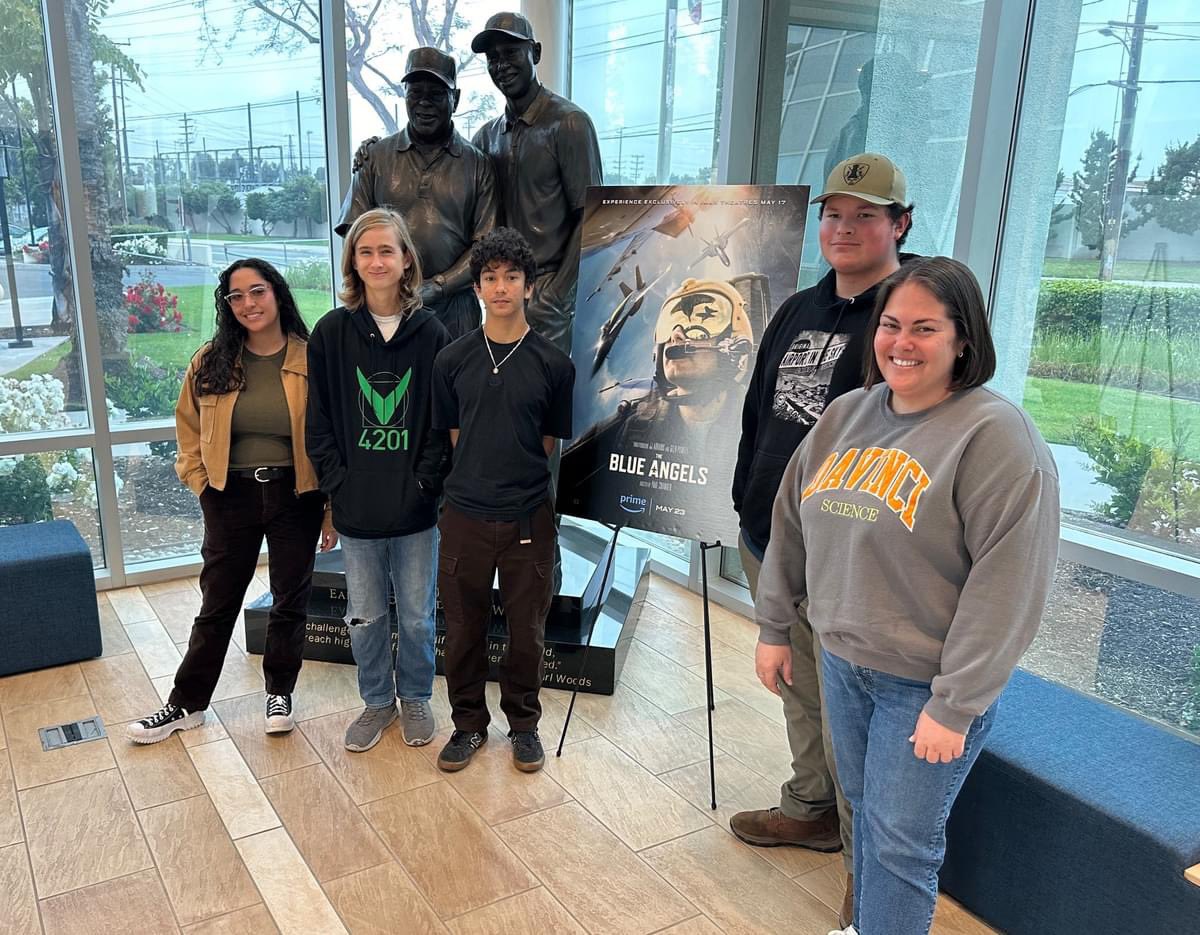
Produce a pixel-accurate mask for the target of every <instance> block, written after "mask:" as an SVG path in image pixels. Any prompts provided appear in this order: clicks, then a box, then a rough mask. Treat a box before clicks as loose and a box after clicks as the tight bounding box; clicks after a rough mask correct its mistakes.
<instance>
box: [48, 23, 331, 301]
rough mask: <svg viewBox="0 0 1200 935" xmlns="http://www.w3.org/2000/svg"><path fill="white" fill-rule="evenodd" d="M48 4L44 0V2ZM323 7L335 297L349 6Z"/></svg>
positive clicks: (323, 97)
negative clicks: (335, 225)
mask: <svg viewBox="0 0 1200 935" xmlns="http://www.w3.org/2000/svg"><path fill="white" fill-rule="evenodd" d="M43 2H44V0H43ZM320 3H321V104H322V108H323V110H324V117H325V121H324V130H325V180H326V195H327V197H328V199H329V218H330V222H329V226H330V228H331V232H330V239H329V251H330V252H329V259H330V264H331V270H332V274H333V275H332V279H333V287H334V295H337V289H338V286H339V285H340V282H339V281H338V280H339V275H338V270H340V269H341V267H342V238H341V237H339V236H337V234H334V233H332V227H333V225H334V224H336V223H337V218H338V217H339V215H340V213H341V210H342V198H343V197H344V196H345V194H346V192H347V191H348V190H349V189H350V165H351V159H352V153H351V150H350V99H349V97H348V93H347V85H346V3H345V0H320Z"/></svg>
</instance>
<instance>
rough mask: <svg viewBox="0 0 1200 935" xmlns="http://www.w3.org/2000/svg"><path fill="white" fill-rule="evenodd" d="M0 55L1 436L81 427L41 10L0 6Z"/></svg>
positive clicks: (82, 406) (11, 2) (74, 323)
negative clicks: (0, 22) (0, 28)
mask: <svg viewBox="0 0 1200 935" xmlns="http://www.w3.org/2000/svg"><path fill="white" fill-rule="evenodd" d="M6 8H7V11H6V12H4V19H5V20H6V23H5V26H4V33H5V37H4V38H5V41H4V45H3V52H0V55H2V56H3V57H2V58H0V215H2V217H0V254H2V256H0V259H2V260H3V263H4V272H3V276H2V277H0V377H2V378H3V382H2V383H0V434H4V435H8V434H13V433H19V432H47V431H53V430H56V429H65V428H71V427H85V426H87V425H88V423H89V420H88V415H87V400H86V395H85V390H84V379H83V369H82V366H81V360H82V358H81V355H80V348H81V346H82V345H81V342H80V339H79V337H80V336H79V317H78V314H77V310H76V307H75V295H74V292H73V289H72V283H73V281H74V275H73V272H72V269H71V261H70V257H69V255H68V252H67V228H66V223H65V220H64V214H63V196H62V174H61V173H60V171H59V158H60V153H59V141H58V138H57V134H56V131H55V127H54V107H53V102H52V100H51V97H50V80H49V68H48V64H47V59H46V46H45V42H44V39H43V31H42V20H41V10H40V6H39V5H38V4H35V3H16V2H15V0H6V2H5V3H3V4H0V11H5V10H6Z"/></svg>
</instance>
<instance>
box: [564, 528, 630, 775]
mask: <svg viewBox="0 0 1200 935" xmlns="http://www.w3.org/2000/svg"><path fill="white" fill-rule="evenodd" d="M602 525H603V526H604V527H605V528H606V529H610V530H612V542H611V544H610V546H609V550H608V558H607V559H606V560H605V563H604V572H603V574H601V576H600V594H599V604H597V606H596V616H594V617H593V618H592V623H591V626H590V627H588V637H587V643H585V644H584V647H583V660H582V661H581V662H580V664H579V671H580V673H581V674H582V673H583V672H586V671H587V659H588V653H589V652H590V651H591V649H592V636H593V635H594V634H595V632H596V623H597V622H598V621H599V620H600V615H601V614H602V613H604V601H605V598H606V596H607V592H608V587H609V580H608V579H609V576H610V575H611V574H612V573H613V567H614V566H615V564H616V560H617V537H618V536H619V535H620V534H621V527H620V526H609V525H608V523H604V524H602ZM578 694H579V689H578V688H576V689H574V690H573V691H572V692H571V703H570V705H568V706H567V717H566V719H565V720H564V721H563V728H562V733H561V734H560V735H559V737H558V750H557V751H555V754H554V755H555V756H562V751H563V744H564V743H566V740H567V728H568V727H570V726H571V715H572V714H573V713H574V711H575V696H576V695H578Z"/></svg>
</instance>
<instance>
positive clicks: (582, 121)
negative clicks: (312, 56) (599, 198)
mask: <svg viewBox="0 0 1200 935" xmlns="http://www.w3.org/2000/svg"><path fill="white" fill-rule="evenodd" d="M471 49H472V50H473V51H475V52H478V53H482V54H484V55H485V56H486V57H487V68H488V74H489V75H490V76H491V79H492V82H493V83H494V84H495V85H496V87H497V88H498V89H499V90H500V92H501V93H502V94H503V95H504V98H505V109H504V113H503V114H501V115H500V116H499V117H496V118H495V119H494V120H492V121H490V122H488V123H486V124H485V125H484V126H483V127H481V128H480V129H479V131H478V132H477V133H476V134H475V138H474V140H472V141H471V142H470V143H468V142H467V141H466V140H464V139H463V138H462V137H461V136H459V134H458V133H457V131H455V129H454V123H453V114H454V111H455V109H456V108H457V107H458V100H459V90H458V88H457V82H456V66H455V61H454V59H453V58H451V57H450V56H449V55H446V54H445V53H444V52H441V51H439V50H437V49H433V48H427V47H426V48H419V49H414V50H413V51H412V52H411V53H410V54H409V56H408V67H407V69H406V72H405V75H404V78H403V79H402V80H403V84H404V88H405V106H406V108H407V111H408V125H407V126H406V127H405V128H404V129H403V130H401V131H400V132H399V133H396V134H393V135H392V136H389V137H385V138H384V139H381V140H369V141H367V142H366V143H364V144H363V146H362V147H360V149H359V153H358V156H357V157H356V160H355V162H356V166H355V173H354V182H353V185H352V186H351V189H350V191H349V192H348V193H347V195H346V200H345V202H344V204H343V206H342V217H341V220H340V221H339V223H338V225H337V227H336V228H335V230H336V231H337V232H338V233H339V234H344V233H345V232H346V230H348V229H349V226H350V224H352V223H353V222H354V219H355V218H357V217H358V215H360V214H362V213H363V212H364V211H366V210H368V209H370V208H374V207H382V206H388V207H392V208H394V209H396V210H397V211H399V212H400V214H401V215H403V217H404V219H405V221H406V222H407V223H408V226H409V229H410V231H411V232H412V236H413V241H414V242H415V244H416V246H417V251H418V253H419V254H420V259H421V267H422V269H423V271H424V272H425V276H426V280H427V281H426V286H425V287H424V289H423V292H422V299H423V300H424V302H425V305H426V307H427V308H429V309H430V310H431V311H433V312H434V314H436V315H437V316H438V317H439V318H440V319H441V321H442V323H443V324H445V325H446V327H447V328H448V329H449V331H450V334H451V337H458V336H460V335H462V334H465V333H466V332H467V331H470V330H471V329H472V328H476V327H478V326H479V320H480V313H479V304H478V302H477V301H476V299H475V296H474V294H473V292H472V290H471V274H470V269H469V266H468V262H467V257H468V254H469V253H470V249H471V244H472V243H473V242H474V241H475V240H478V239H479V238H480V237H482V236H483V235H484V234H486V233H487V232H488V231H490V230H491V229H492V228H493V227H495V226H496V225H497V224H498V223H503V224H506V225H507V226H509V227H514V228H516V229H517V230H518V231H520V232H521V234H523V235H524V237H525V239H526V240H527V241H529V245H530V247H531V248H532V249H533V254H534V258H535V259H536V260H537V266H538V272H537V279H536V281H535V283H534V293H533V298H532V299H531V301H530V303H529V305H528V307H527V309H526V315H527V317H528V319H529V323H530V325H531V326H532V327H533V328H534V329H535V330H536V331H537V332H538V333H539V334H541V335H542V336H544V337H546V338H548V339H549V340H550V341H552V342H553V343H554V344H555V345H556V346H557V347H558V348H559V349H560V350H562V351H563V352H564V353H566V354H568V355H569V354H570V353H571V324H572V321H573V319H574V315H575V292H576V286H577V280H578V276H579V246H580V239H581V236H582V228H583V209H584V197H585V195H586V192H587V187H588V186H589V185H599V184H601V182H602V181H603V178H602V171H601V164H600V145H599V142H598V140H597V138H596V129H595V127H594V126H593V125H592V121H591V119H590V118H589V117H588V115H587V114H586V113H584V111H583V110H581V109H580V108H579V107H577V106H575V105H574V104H572V103H571V102H570V101H568V100H567V99H566V98H563V97H560V96H559V95H557V94H555V93H554V92H552V91H550V90H549V89H547V88H546V87H544V86H543V85H542V84H541V83H540V82H539V81H538V79H537V64H538V62H539V61H540V60H541V57H542V46H541V43H540V42H538V41H536V40H535V39H534V36H533V27H532V26H530V24H529V20H527V19H526V18H525V17H524V16H522V15H521V14H519V13H497V14H495V15H494V16H492V17H490V18H489V19H488V21H487V24H486V26H485V27H484V29H483V31H482V32H480V33H479V34H478V35H477V36H475V38H474V39H473V40H472V42H471Z"/></svg>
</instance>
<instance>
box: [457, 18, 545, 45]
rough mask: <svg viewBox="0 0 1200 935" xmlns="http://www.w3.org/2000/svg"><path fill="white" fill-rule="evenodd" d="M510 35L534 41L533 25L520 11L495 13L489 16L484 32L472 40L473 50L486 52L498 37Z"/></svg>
mask: <svg viewBox="0 0 1200 935" xmlns="http://www.w3.org/2000/svg"><path fill="white" fill-rule="evenodd" d="M504 36H508V37H509V38H511V39H524V40H525V41H526V42H533V41H534V38H533V27H532V26H531V25H530V24H529V20H527V19H526V18H525V17H524V16H522V15H521V14H520V13H495V14H493V15H492V16H489V17H488V21H487V23H486V24H485V25H484V27H483V32H481V33H479V34H478V35H476V36H475V38H474V39H472V40H471V51H472V52H486V51H487V49H488V46H490V45H491V44H492V43H493V42H495V41H496V40H497V39H501V38H503V37H504Z"/></svg>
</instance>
